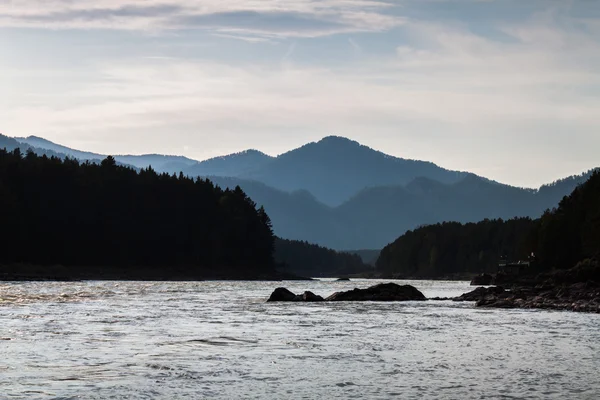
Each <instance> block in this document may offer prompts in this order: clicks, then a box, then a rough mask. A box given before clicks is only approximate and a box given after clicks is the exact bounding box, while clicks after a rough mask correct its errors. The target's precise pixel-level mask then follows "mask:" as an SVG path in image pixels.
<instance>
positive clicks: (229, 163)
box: [184, 150, 273, 177]
mask: <svg viewBox="0 0 600 400" xmlns="http://www.w3.org/2000/svg"><path fill="white" fill-rule="evenodd" d="M272 160H273V157H271V156H269V155H266V154H265V153H262V152H260V151H258V150H246V151H242V152H240V153H235V154H230V155H228V156H223V157H215V158H211V159H209V160H205V161H201V162H199V163H196V164H193V165H191V166H188V167H187V169H185V170H184V172H185V174H186V175H189V176H229V177H239V176H242V175H248V174H251V173H252V171H254V170H257V169H259V168H261V167H262V166H264V165H265V164H267V163H269V162H270V161H272Z"/></svg>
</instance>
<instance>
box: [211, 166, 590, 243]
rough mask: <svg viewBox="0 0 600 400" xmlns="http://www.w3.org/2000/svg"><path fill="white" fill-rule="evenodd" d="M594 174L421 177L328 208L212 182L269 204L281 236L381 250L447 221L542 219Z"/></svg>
mask: <svg viewBox="0 0 600 400" xmlns="http://www.w3.org/2000/svg"><path fill="white" fill-rule="evenodd" d="M590 174H591V172H588V173H586V174H583V175H580V176H577V177H572V178H569V179H566V180H564V181H560V182H559V183H558V184H556V185H551V186H544V187H542V188H541V189H540V190H532V189H522V188H516V187H512V186H507V185H502V184H499V183H496V182H493V181H490V180H487V179H484V178H480V177H477V176H475V175H471V174H467V175H466V176H465V177H464V178H463V179H462V180H461V181H459V182H456V183H454V184H443V183H439V182H436V181H433V180H430V179H426V178H417V179H415V180H413V181H412V182H411V183H409V184H408V185H406V186H405V187H403V186H381V187H374V188H368V189H364V190H362V191H361V192H360V193H358V194H357V195H356V196H353V197H352V198H351V199H350V200H348V201H347V202H345V203H344V204H342V205H340V206H338V207H330V206H327V205H325V204H323V203H321V202H319V201H318V200H317V199H316V198H315V197H313V196H311V195H310V193H308V192H306V191H296V192H293V193H288V192H284V191H281V190H277V189H274V188H272V187H269V186H267V185H265V184H263V183H260V182H256V181H248V180H244V179H239V178H223V177H211V178H210V179H211V180H213V182H215V184H217V185H219V186H222V187H228V188H234V187H235V186H238V185H239V186H240V187H241V188H242V189H243V190H244V192H246V193H247V194H248V195H249V196H250V197H251V198H252V199H253V200H254V201H255V202H256V203H257V204H258V205H259V206H260V205H262V206H264V207H265V210H266V211H267V213H268V214H269V216H270V217H271V220H272V221H273V227H274V231H275V234H276V235H277V236H279V237H282V238H287V239H296V240H306V241H309V242H311V243H316V244H319V245H321V246H326V247H330V248H333V249H337V250H346V249H360V248H372V249H380V248H382V247H383V246H385V245H386V244H388V243H389V242H390V241H391V240H392V239H394V238H396V237H398V235H400V234H402V233H403V232H406V231H407V230H409V229H414V228H416V227H418V226H422V225H428V224H435V223H438V222H443V221H457V222H463V223H465V222H475V221H479V220H483V219H486V218H487V219H493V218H502V219H510V218H513V217H532V218H537V217H539V216H540V215H542V213H543V212H544V210H546V209H549V208H553V207H556V206H557V204H558V201H559V199H560V198H562V197H563V196H564V195H565V194H567V193H569V190H570V187H572V186H577V184H580V183H583V182H584V181H585V180H587V178H588V177H589V176H590ZM561 190H565V191H564V192H561ZM561 193H562V195H561Z"/></svg>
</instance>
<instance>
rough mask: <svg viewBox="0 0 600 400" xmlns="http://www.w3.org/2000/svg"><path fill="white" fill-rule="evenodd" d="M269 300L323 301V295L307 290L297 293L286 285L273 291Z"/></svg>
mask: <svg viewBox="0 0 600 400" xmlns="http://www.w3.org/2000/svg"><path fill="white" fill-rule="evenodd" d="M267 301H271V302H273V301H306V302H312V301H323V297H321V296H318V295H316V294H314V293H313V292H309V291H306V292H304V293H303V294H301V295H299V294H295V293H293V292H291V291H289V290H288V289H286V288H284V287H280V288H277V289H275V290H274V291H273V293H271V296H270V297H269V300H267Z"/></svg>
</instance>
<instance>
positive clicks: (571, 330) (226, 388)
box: [0, 280, 600, 399]
mask: <svg viewBox="0 0 600 400" xmlns="http://www.w3.org/2000/svg"><path fill="white" fill-rule="evenodd" d="M396 282H398V283H410V284H412V285H413V286H415V287H417V288H418V289H419V290H421V291H422V292H423V293H424V294H425V295H426V296H427V297H435V296H440V297H447V296H456V295H459V294H461V293H464V292H467V291H469V290H471V289H472V288H470V287H469V286H468V282H445V281H406V282H403V281H396ZM375 283H377V281H373V280H369V281H367V280H362V281H361V280H354V281H351V282H334V281H311V282H104V281H91V282H77V283H58V282H27V283H10V282H4V283H0V339H1V340H0V398H1V399H5V398H6V399H12V398H18V399H21V398H23V399H30V398H31V399H38V398H39V399H54V398H56V399H113V398H114V399H122V398H135V399H138V398H139V399H155V398H159V399H183V398H189V399H215V398H218V399H238V398H248V399H252V398H257V399H263V398H270V399H332V398H339V399H352V398H357V399H388V398H394V397H395V398H401V399H436V398H437V399H488V398H490V399H496V398H506V399H510V398H515V399H548V398H555V399H599V398H600V315H595V314H579V313H572V312H562V311H540V310H494V309H478V308H475V307H474V304H473V303H455V302H452V301H439V302H438V301H419V302H395V303H394V302H390V303H380V302H364V303H352V302H350V303H345V302H341V303H266V302H265V301H266V299H267V298H268V297H269V295H270V293H271V292H272V291H273V289H275V288H276V287H278V286H285V287H287V288H289V289H290V290H292V291H294V292H296V293H300V292H303V291H304V290H311V291H313V292H315V293H316V294H320V295H323V296H326V295H329V294H331V293H333V292H335V291H338V290H348V289H352V288H354V287H361V288H364V287H368V286H371V285H373V284H375Z"/></svg>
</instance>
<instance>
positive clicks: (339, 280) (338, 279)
mask: <svg viewBox="0 0 600 400" xmlns="http://www.w3.org/2000/svg"><path fill="white" fill-rule="evenodd" d="M349 280H350V278H337V279H336V281H337V282H341V281H349Z"/></svg>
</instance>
